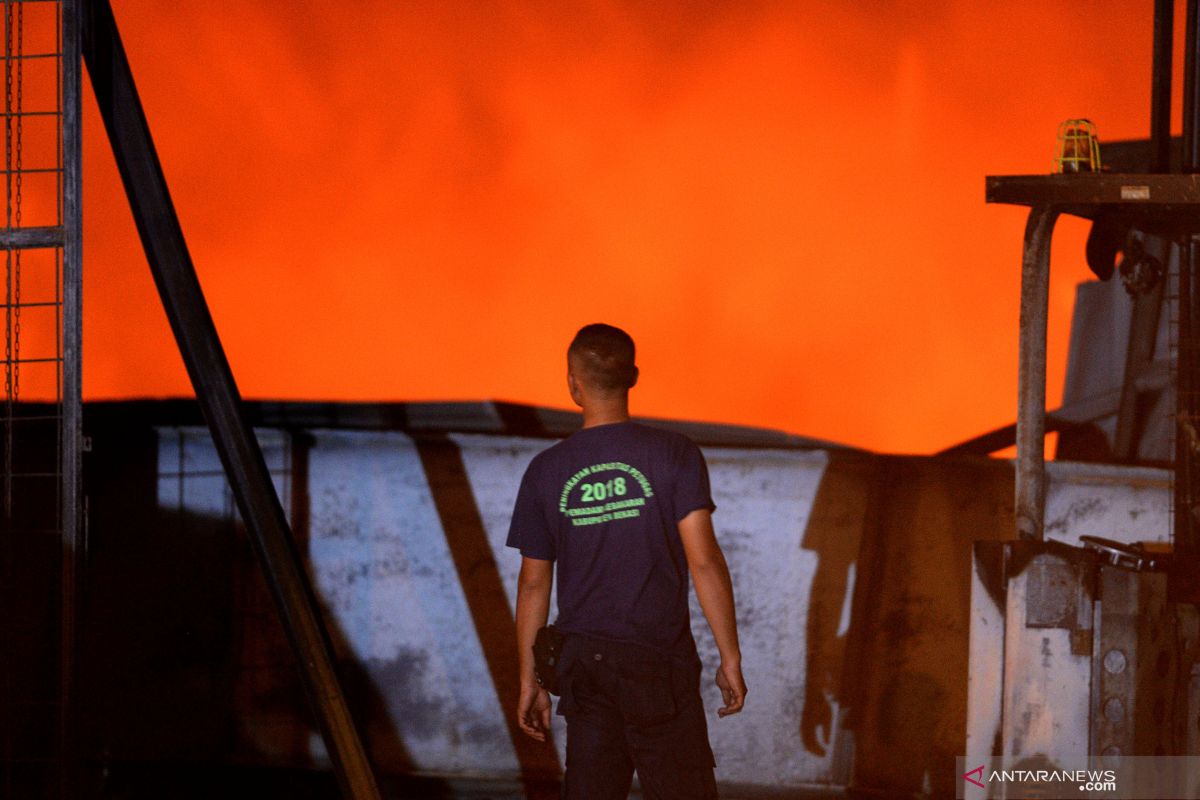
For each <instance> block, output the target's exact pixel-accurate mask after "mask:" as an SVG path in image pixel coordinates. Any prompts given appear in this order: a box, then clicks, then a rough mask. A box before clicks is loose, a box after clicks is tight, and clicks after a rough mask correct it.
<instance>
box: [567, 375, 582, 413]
mask: <svg viewBox="0 0 1200 800" xmlns="http://www.w3.org/2000/svg"><path fill="white" fill-rule="evenodd" d="M567 391H569V392H570V393H571V399H572V400H574V401H575V405H577V406H580V407H582V406H583V402H582V400H583V398H582V397H581V396H580V393H579V381H578V380H576V379H575V373H574V372H571V370H569V369H568V370H567Z"/></svg>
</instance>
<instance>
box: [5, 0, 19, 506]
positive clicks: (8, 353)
mask: <svg viewBox="0 0 1200 800" xmlns="http://www.w3.org/2000/svg"><path fill="white" fill-rule="evenodd" d="M12 11H13V9H12V0H4V168H5V175H4V196H5V208H6V214H5V223H6V224H7V226H8V227H9V228H11V227H12V223H13V219H12V188H13V187H12V167H13V163H12V162H13V159H12V156H13V152H12V127H13V117H12V111H13V103H12V100H13V59H12V54H13V53H12V46H13V40H12V32H13V31H12V29H13V25H12V23H13V13H12ZM4 274H5V308H4V312H5V313H4V317H5V324H4V406H5V427H4V516H5V517H6V518H9V519H11V518H12V477H13V402H14V399H15V398H14V397H13V368H14V367H15V366H16V365H15V364H14V363H13V361H14V359H13V277H14V276H13V251H12V249H11V248H9V249H7V250H6V251H5V270H4Z"/></svg>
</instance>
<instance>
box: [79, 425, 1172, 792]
mask: <svg viewBox="0 0 1200 800" xmlns="http://www.w3.org/2000/svg"><path fill="white" fill-rule="evenodd" d="M259 436H260V439H261V440H262V441H263V442H264V445H265V446H266V449H267V452H268V459H269V461H270V462H271V465H272V469H273V472H274V474H275V475H276V478H277V486H278V487H279V489H280V492H281V495H282V497H283V499H284V505H285V508H287V509H288V510H289V512H290V514H291V516H292V519H293V525H294V527H295V529H296V532H297V536H298V539H299V540H300V544H301V549H302V550H303V551H304V554H305V556H306V558H307V559H308V561H309V564H310V568H311V571H312V575H313V578H314V583H315V586H316V588H317V591H318V594H319V596H320V600H321V602H322V604H323V605H324V607H325V610H326V613H327V619H328V621H329V624H330V630H331V634H332V636H333V639H334V644H335V647H336V648H337V650H338V651H339V654H340V656H341V658H340V660H341V663H342V667H343V674H344V679H345V682H346V685H347V688H348V693H349V695H350V699H351V701H352V705H354V706H355V708H356V709H357V711H358V713H359V715H360V717H362V718H364V720H365V725H366V727H367V733H368V739H369V741H370V747H371V749H372V752H373V754H374V756H375V758H376V760H377V762H378V763H379V765H380V766H381V767H382V768H383V769H385V770H390V771H404V772H431V773H447V774H483V775H497V776H500V775H505V776H513V775H518V774H526V775H529V774H533V773H545V772H554V771H556V770H558V769H559V768H560V766H561V764H562V760H563V744H564V742H563V737H562V727H561V719H559V720H557V723H556V724H557V725H558V728H557V731H556V734H557V735H556V736H555V742H554V745H555V747H554V749H550V748H545V749H542V750H539V749H538V748H536V747H534V746H532V745H530V744H529V743H528V741H527V740H524V739H523V737H515V736H513V735H512V730H511V725H510V724H509V720H510V717H511V713H512V704H513V703H514V702H515V695H514V691H515V688H514V687H515V683H514V680H515V667H516V665H515V650H514V649H513V648H512V645H511V631H512V628H513V622H512V605H513V602H514V593H515V585H516V575H517V570H518V566H519V556H518V554H517V553H515V552H514V551H510V550H508V549H506V548H505V547H504V546H503V540H504V537H505V534H506V532H507V526H508V519H509V514H510V512H511V508H512V504H513V500H514V498H515V493H516V489H517V484H518V481H519V479H520V476H521V473H522V471H523V470H524V468H525V466H526V465H527V464H528V462H529V460H530V459H531V458H532V457H533V456H534V455H535V454H536V453H537V452H538V451H540V450H541V449H543V448H545V447H547V446H549V444H551V441H549V440H546V439H535V438H516V437H508V436H493V435H474V434H448V435H445V434H431V435H420V436H417V437H416V438H414V437H413V436H409V435H407V434H404V433H399V432H391V431H350V430H328V429H305V430H298V431H291V432H283V431H278V430H266V429H264V430H260V431H259ZM101 444H102V442H101V441H100V440H99V439H98V445H97V446H98V447H101ZM101 449H103V448H102V447H101ZM704 450H705V455H706V457H707V458H708V461H709V466H710V470H711V474H712V485H713V490H714V495H715V499H716V502H717V505H718V510H717V513H716V515H715V518H714V519H715V522H716V526H717V531H718V536H719V538H720V541H721V544H722V546H723V548H724V549H725V552H726V555H727V557H728V560H729V563H730V566H731V569H732V572H733V578H734V584H735V590H736V592H737V596H738V611H739V624H740V627H741V636H742V647H743V654H744V660H745V664H744V667H745V672H746V677H747V681H748V684H749V686H750V695H749V698H748V703H747V706H746V710H745V712H744V713H742V714H740V715H737V716H735V717H731V718H728V719H725V720H717V719H716V717H715V713H713V714H711V715H710V733H711V738H712V742H713V748H714V751H715V753H716V756H717V761H718V777H719V779H720V780H722V781H724V782H726V783H739V784H755V785H764V786H772V787H781V786H798V785H805V784H835V785H847V784H853V785H856V786H859V787H864V788H871V789H877V790H879V791H883V792H893V793H894V792H906V793H907V792H919V791H922V790H929V791H932V792H933V793H934V794H938V795H943V796H944V795H945V794H946V791H947V787H949V792H950V793H951V794H950V796H952V793H953V782H952V781H953V767H954V762H953V757H954V756H955V755H960V754H962V752H964V748H965V731H966V716H967V711H966V709H967V657H968V628H969V624H970V587H971V566H970V565H971V546H972V542H974V541H975V540H977V539H1000V538H1006V537H1008V536H1010V535H1011V531H1012V527H1013V526H1012V469H1011V465H1010V464H1009V463H1007V462H1003V461H997V460H989V459H982V458H956V459H926V458H900V457H880V456H872V455H869V454H863V453H854V452H848V451H839V450H796V449H737V448H727V447H722V448H712V447H708V448H704ZM152 460H153V462H154V463H153V466H152V469H153V471H154V473H155V476H154V478H153V481H154V484H153V485H154V486H155V488H154V489H153V490H152V491H153V494H154V497H153V500H152V501H151V502H152V503H153V505H154V506H155V507H156V508H155V509H154V512H153V514H149V515H148V516H147V515H143V517H142V518H141V519H140V521H136V522H135V523H131V524H136V525H140V526H145V527H146V528H147V529H148V531H147V532H146V533H142V534H139V535H138V537H135V538H131V539H130V540H129V541H131V542H132V541H135V539H136V541H139V542H140V541H143V540H145V539H146V537H147V536H149V537H150V538H151V539H152V540H154V537H158V539H157V541H160V542H161V544H160V545H159V546H157V547H156V549H155V552H156V553H159V554H160V558H161V559H163V560H165V561H169V560H170V559H171V556H170V553H171V552H172V548H176V549H177V551H178V552H179V553H181V554H188V555H187V558H188V559H189V561H188V564H186V565H185V564H181V565H177V567H176V568H175V571H176V573H177V574H179V575H180V579H179V580H180V582H181V584H180V588H181V594H182V598H175V599H174V600H171V598H173V597H174V596H173V595H172V592H171V587H170V586H167V585H159V586H157V588H156V589H155V590H154V593H153V597H154V598H155V599H156V600H157V602H158V603H159V604H165V603H166V602H179V603H181V604H183V605H184V606H186V605H187V602H188V601H187V599H186V597H187V592H190V591H201V590H200V589H199V588H198V587H207V588H206V589H204V591H206V592H207V593H208V594H207V595H205V596H206V597H207V598H208V600H207V602H208V603H209V604H210V605H213V606H215V607H219V608H221V609H224V611H222V612H221V613H223V614H225V616H226V617H228V620H227V621H226V626H225V628H223V629H221V630H222V631H224V632H223V633H221V634H218V633H214V634H212V635H211V636H210V637H208V638H205V639H204V641H205V642H207V644H205V645H204V646H203V647H200V648H196V649H195V652H194V653H193V654H192V655H191V656H189V657H192V658H193V661H192V662H190V665H181V664H180V663H178V662H179V658H178V657H177V656H176V657H173V658H172V659H168V660H166V663H165V666H164V664H163V663H158V662H154V659H153V658H152V657H151V656H149V655H145V651H146V649H147V648H152V646H153V645H152V644H151V642H150V640H151V639H152V638H153V637H151V636H150V635H146V636H145V637H143V638H141V639H139V640H137V642H136V643H134V644H133V645H132V649H130V650H128V651H122V652H121V653H119V654H118V656H119V659H125V660H126V661H127V662H130V663H133V662H134V661H136V664H135V667H136V668H134V667H130V666H129V665H128V664H125V665H124V666H119V665H120V664H121V663H122V662H120V661H119V660H118V661H117V662H115V663H116V664H117V665H118V666H114V668H113V672H114V673H117V672H121V673H129V672H130V671H131V670H132V671H133V672H135V673H137V674H144V675H146V676H152V675H154V676H158V677H157V678H153V679H151V678H149V677H148V680H149V681H150V682H151V683H153V682H154V681H155V680H157V681H159V682H161V683H162V684H163V686H164V687H166V686H168V685H170V686H174V687H175V692H176V695H177V696H178V697H181V698H183V699H180V700H178V701H177V703H178V707H180V708H193V709H194V710H195V716H196V718H197V719H208V717H206V716H205V714H206V713H208V712H207V711H205V710H204V709H206V704H205V703H204V702H202V701H201V699H200V698H202V697H210V698H217V697H221V698H232V700H231V701H226V702H227V705H228V707H227V708H225V709H224V712H223V714H224V716H222V717H220V720H217V721H215V722H213V723H212V724H211V725H210V733H209V734H207V738H206V739H205V740H204V741H203V742H201V741H197V740H196V738H197V737H195V736H193V737H192V741H190V743H189V747H190V748H191V750H190V752H191V753H193V754H195V753H200V754H204V753H209V754H211V755H213V757H225V758H234V759H239V760H243V761H252V762H267V763H287V764H304V763H314V762H315V763H319V762H321V760H322V759H323V753H322V751H321V746H320V740H319V737H318V736H317V735H316V734H315V732H314V729H313V728H312V726H311V725H310V724H309V722H308V719H307V714H306V712H305V710H304V707H303V701H302V699H301V697H300V694H299V690H298V686H297V683H296V680H295V676H294V670H293V668H292V666H291V656H290V653H289V651H288V649H287V646H286V642H285V640H284V638H283V636H282V634H281V632H280V630H279V626H278V622H277V621H276V620H275V619H274V616H273V611H272V607H271V603H270V600H269V597H268V595H267V594H266V591H265V588H264V587H263V583H262V580H261V577H260V576H259V575H258V574H257V567H256V565H255V563H254V562H253V560H252V559H251V557H250V553H249V550H248V548H247V547H246V546H245V544H244V543H240V544H238V545H237V546H234V547H225V548H216V549H213V548H212V547H211V546H210V547H209V548H208V549H207V550H205V549H204V548H203V547H199V546H198V545H196V544H194V543H193V544H188V542H189V541H190V537H196V536H198V537H203V538H205V539H208V538H212V537H214V536H225V535H227V536H231V537H235V536H236V530H235V528H236V526H235V525H234V524H233V520H234V519H235V516H236V515H235V512H234V511H233V507H232V502H231V500H230V497H229V493H228V489H227V487H226V485H225V482H224V478H223V477H222V476H221V474H220V472H219V467H218V465H217V462H216V459H215V454H214V453H213V451H212V447H211V444H210V442H209V441H208V436H207V433H206V431H204V430H203V429H196V428H187V427H183V428H177V427H159V428H158V429H157V434H156V444H155V445H154V451H153V456H152ZM147 466H149V465H147ZM1051 481H1052V483H1051V489H1050V496H1049V503H1048V512H1047V516H1048V528H1049V530H1051V531H1052V535H1055V536H1058V537H1060V538H1064V539H1068V540H1069V539H1071V538H1072V537H1077V536H1078V535H1080V534H1082V533H1094V534H1098V535H1102V536H1110V537H1113V538H1118V537H1116V536H1114V531H1115V530H1117V529H1122V528H1127V527H1129V526H1130V525H1133V526H1135V527H1136V528H1137V530H1139V531H1147V532H1158V531H1162V530H1165V529H1166V528H1165V526H1166V522H1167V516H1166V514H1167V499H1166V498H1167V494H1166V483H1165V478H1164V477H1163V476H1162V474H1161V473H1151V472H1147V471H1144V470H1143V471H1136V474H1135V473H1128V474H1127V473H1126V472H1125V471H1122V470H1119V469H1114V468H1098V467H1088V468H1078V467H1074V466H1070V465H1056V466H1054V467H1053V468H1052V470H1051ZM130 492H131V493H132V492H136V490H135V489H130ZM122 513H123V514H124V516H123V517H121V518H122V519H127V518H129V515H128V513H127V512H122ZM116 518H117V517H116V516H115V515H114V516H113V517H112V519H116ZM109 524H110V525H112V524H115V523H109ZM222 531H223V532H224V533H222ZM120 535H121V533H120V532H119V531H115V530H111V531H110V530H97V531H96V532H95V534H94V536H95V537H97V538H98V539H99V540H100V541H99V543H98V547H99V551H98V552H101V553H104V552H107V553H108V555H107V556H105V557H104V558H101V559H99V561H98V563H97V565H96V566H97V572H96V574H95V578H94V580H97V581H101V582H103V581H104V575H105V574H113V573H114V572H115V571H116V570H118V569H119V568H120V565H122V564H125V563H127V562H128V558H127V557H125V556H124V555H122V554H123V553H125V552H126V550H123V549H122V548H121V547H116V546H113V545H111V544H110V545H109V546H108V547H107V550H106V547H105V545H104V540H105V539H106V537H107V539H108V540H109V541H110V542H112V541H116V540H117V538H119V536H120ZM1156 535H1157V534H1156ZM1148 538H1149V537H1148ZM239 541H240V540H239ZM133 546H134V545H132V544H130V545H128V547H129V548H132V547H133ZM206 552H207V553H209V554H210V555H209V556H207V557H213V558H217V559H218V560H219V561H220V563H219V564H217V565H214V564H209V563H206V562H205V560H204V559H205V558H206V556H203V553H206ZM198 554H199V555H198ZM122 575H123V579H124V580H125V581H126V588H125V589H123V590H122V591H125V593H126V594H127V595H128V597H127V599H126V600H123V601H122V600H120V597H121V596H123V595H121V594H120V592H119V591H118V592H117V594H115V595H114V597H115V598H117V599H115V600H114V601H113V602H114V603H115V604H116V605H117V606H120V607H122V608H126V609H127V611H126V614H127V615H131V616H133V617H138V618H143V619H144V620H145V622H144V625H145V626H149V628H150V629H152V630H156V631H157V630H160V629H161V628H162V626H161V625H160V624H159V623H158V622H154V621H153V620H156V619H158V617H159V616H161V611H160V610H159V609H157V608H143V605H144V604H145V598H146V596H147V595H146V592H145V591H142V590H137V591H136V592H135V588H136V587H137V580H138V578H137V576H135V575H131V574H130V573H128V572H125V573H122ZM197 576H199V577H197ZM204 576H209V577H211V576H216V584H217V585H216V587H215V588H214V586H213V583H214V582H213V581H212V580H207V579H205V578H204ZM222 587H223V588H222ZM110 591H116V590H110ZM135 595H136V597H135ZM215 595H219V598H218V599H217V600H213V597H214V596H215ZM122 603H123V604H124V605H122ZM189 613H190V612H186V613H185V612H179V616H180V617H181V621H179V622H178V624H176V625H174V626H173V627H172V628H171V629H172V630H174V629H175V628H176V627H180V626H182V627H184V628H187V627H188V626H191V627H197V626H202V622H203V621H204V620H209V619H210V616H211V615H209V614H208V612H207V611H203V610H199V609H198V610H196V611H195V613H194V614H192V615H191V616H188V614H189ZM692 613H693V626H694V629H695V633H696V638H697V642H698V644H699V647H700V652H701V657H702V658H703V659H704V660H705V663H706V673H707V676H706V679H705V683H704V692H705V703H706V706H707V707H708V708H709V709H710V711H712V710H713V709H715V708H716V706H717V705H719V696H718V692H717V690H716V688H715V687H714V686H712V685H711V674H712V668H713V667H714V666H715V663H716V657H715V650H714V647H713V643H712V638H711V635H710V634H709V633H708V631H707V628H706V626H705V624H704V621H703V617H702V615H701V613H700V610H699V608H698V607H696V606H695V604H694V599H693V610H692ZM139 615H140V616H139ZM203 624H204V625H208V627H209V628H212V627H213V625H214V624H215V623H211V621H210V622H206V623H203ZM221 636H224V638H223V639H222V638H221ZM506 648H507V649H506ZM139 653H141V654H142V655H139ZM131 660H132V661H131ZM151 663H156V664H157V666H150V664H151ZM214 671H216V672H218V673H219V674H220V675H221V676H222V677H221V678H220V679H219V680H217V679H214V678H213V677H212V676H211V673H213V672H214ZM202 675H208V677H201V676H202ZM180 687H182V689H181V688H180ZM122 691H123V692H124V694H123V695H122V694H118V695H116V696H114V699H113V702H114V703H116V702H118V698H124V699H123V700H121V702H123V703H126V704H128V703H135V704H137V703H143V701H142V700H140V699H138V698H139V697H140V695H139V694H138V691H139V690H138V687H136V686H133V685H129V686H126V687H124V689H123V690H122ZM163 691H164V692H165V688H164V689H163ZM188 692H194V693H195V696H196V698H197V699H195V700H194V702H190V703H189V702H188V701H187V699H186V698H187V696H188ZM181 693H182V694H181ZM206 693H207V694H206ZM156 696H158V695H156ZM143 704H144V703H143ZM208 716H210V717H213V718H214V719H216V717H215V716H214V715H212V714H208ZM221 720H223V722H222V721H221ZM101 727H103V726H101ZM174 727H176V728H177V727H178V725H177V724H176V725H175V726H174ZM135 729H136V731H135ZM114 730H116V729H115V728H111V726H110V729H108V730H102V731H101V732H100V738H101V739H104V738H105V737H108V739H109V740H110V744H109V745H108V746H109V747H110V749H111V750H112V752H113V753H114V755H115V756H116V757H122V758H136V757H145V756H146V755H147V754H152V755H155V756H158V757H161V756H162V755H163V753H164V751H165V752H170V751H171V750H172V747H173V745H172V741H171V739H172V737H173V736H176V735H177V734H176V733H174V732H173V728H172V727H171V726H169V725H168V724H166V721H165V720H164V721H163V724H161V725H159V726H157V727H155V726H150V727H149V728H148V727H147V726H146V725H144V724H142V725H140V726H131V727H129V728H128V729H122V730H124V733H123V734H122V735H120V736H118V735H117V734H115V733H113V731H114ZM156 731H157V733H155V732H156ZM222 737H223V738H222ZM151 739H153V741H151Z"/></svg>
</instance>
